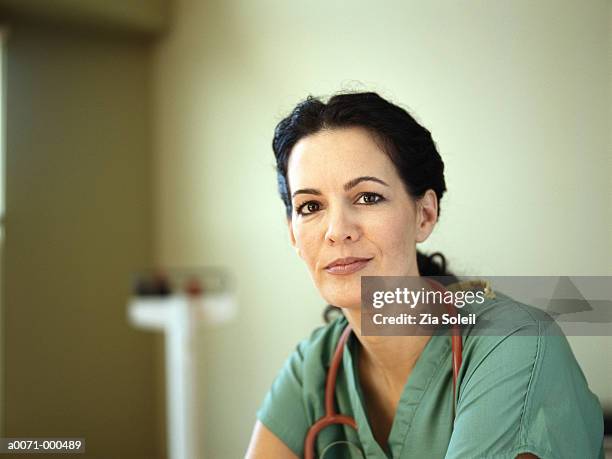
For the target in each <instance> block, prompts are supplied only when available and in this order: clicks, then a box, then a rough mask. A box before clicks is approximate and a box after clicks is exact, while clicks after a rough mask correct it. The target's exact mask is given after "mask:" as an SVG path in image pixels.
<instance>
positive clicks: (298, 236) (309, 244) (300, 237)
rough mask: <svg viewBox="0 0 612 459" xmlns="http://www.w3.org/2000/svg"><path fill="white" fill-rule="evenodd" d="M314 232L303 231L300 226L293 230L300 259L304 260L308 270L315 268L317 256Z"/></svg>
mask: <svg viewBox="0 0 612 459" xmlns="http://www.w3.org/2000/svg"><path fill="white" fill-rule="evenodd" d="M314 233H315V232H314V231H310V230H308V231H307V230H305V229H304V228H303V227H301V226H296V227H295V228H294V234H295V242H296V245H297V247H298V249H299V251H300V257H302V259H303V260H304V262H305V263H306V265H307V266H308V268H309V269H311V270H313V269H314V268H315V265H316V262H317V256H318V250H319V249H318V247H317V244H316V241H317V238H316V235H315V234H314Z"/></svg>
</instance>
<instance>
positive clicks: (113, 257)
mask: <svg viewBox="0 0 612 459" xmlns="http://www.w3.org/2000/svg"><path fill="white" fill-rule="evenodd" d="M149 50H150V47H149V45H147V44H144V43H137V42H132V41H129V40H115V39H112V38H110V37H108V36H105V37H96V36H94V35H91V34H90V35H79V34H76V33H72V32H69V31H68V30H64V29H62V30H57V29H43V28H40V27H25V26H18V25H17V26H13V27H12V30H11V34H10V36H9V38H8V41H7V50H6V51H7V56H6V76H7V101H6V104H7V105H6V107H7V110H6V113H7V117H6V121H7V128H6V134H7V135H6V141H7V149H6V151H7V168H6V171H7V183H6V199H7V211H6V246H5V247H6V250H5V254H4V255H5V260H4V261H5V263H4V267H5V269H4V274H5V280H6V282H5V284H4V285H5V291H4V292H3V306H4V309H5V311H4V325H5V330H4V333H5V343H6V348H5V351H6V356H5V370H6V373H5V375H4V377H5V386H4V389H5V396H4V402H5V405H4V413H3V414H4V418H5V426H4V427H5V430H4V431H3V432H2V434H3V435H6V436H27V437H33V436H45V437H49V436H76V437H85V439H86V442H87V454H86V455H85V456H84V457H91V458H94V457H95V458H102V457H104V458H111V457H112V458H119V457H121V458H142V459H149V458H155V457H162V447H163V445H162V440H161V435H160V429H159V419H160V413H158V412H157V411H156V410H157V406H158V404H157V402H158V400H157V398H158V393H157V392H156V389H157V387H158V381H157V380H156V379H155V378H156V368H157V365H158V363H157V362H158V361H159V360H160V356H159V355H156V353H155V351H154V344H155V343H154V338H153V336H152V335H151V334H148V333H145V332H142V331H137V330H135V329H133V328H132V327H130V326H129V325H128V323H127V319H126V304H127V300H128V298H129V293H130V291H129V290H130V279H131V275H132V274H133V273H134V271H136V270H137V269H140V268H142V267H145V266H149V265H150V263H151V261H152V260H151V258H152V257H151V253H152V229H151V222H152V210H153V209H152V206H151V190H152V186H151V154H150V152H151V140H150V139H151V125H150V112H151V103H150V91H151V86H150V75H151V66H150V63H151V61H150V51H149Z"/></svg>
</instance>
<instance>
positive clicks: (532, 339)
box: [456, 293, 603, 457]
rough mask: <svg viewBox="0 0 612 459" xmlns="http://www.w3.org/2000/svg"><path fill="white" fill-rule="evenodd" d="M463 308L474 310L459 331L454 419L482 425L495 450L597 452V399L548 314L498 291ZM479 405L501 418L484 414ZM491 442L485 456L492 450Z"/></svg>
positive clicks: (599, 430)
mask: <svg viewBox="0 0 612 459" xmlns="http://www.w3.org/2000/svg"><path fill="white" fill-rule="evenodd" d="M465 312H472V313H475V314H476V316H477V323H476V325H474V326H473V327H471V328H469V329H466V330H464V332H463V365H462V367H461V371H460V376H459V383H458V384H459V385H458V397H457V407H458V420H461V418H463V420H469V421H470V422H468V424H470V425H472V423H473V422H476V423H481V428H482V431H483V432H486V433H487V436H492V437H496V438H498V439H500V441H499V442H498V445H501V446H502V448H500V450H498V451H496V452H500V451H501V450H502V449H503V450H505V451H519V450H520V451H531V452H533V453H536V454H538V456H539V457H553V456H554V457H579V456H581V457H597V452H598V451H599V448H600V446H601V441H602V437H603V425H602V417H603V416H602V410H601V405H600V404H599V401H598V399H597V397H596V396H595V395H594V394H593V393H592V392H591V391H590V390H589V387H588V383H587V381H586V378H585V377H584V374H583V372H582V370H581V368H580V365H579V364H578V362H577V361H576V358H575V356H574V354H573V352H572V349H571V347H570V345H569V343H568V341H567V338H566V337H565V335H564V334H563V332H562V331H561V329H560V328H559V326H558V325H557V324H556V322H555V321H554V320H553V319H552V318H551V316H550V315H548V314H547V313H546V312H544V311H542V310H541V309H538V308H535V307H533V306H529V305H526V304H524V303H521V302H519V301H516V300H514V299H512V298H510V297H507V296H505V295H502V294H497V293H496V298H495V299H494V300H491V301H487V302H485V303H484V304H482V305H478V306H476V307H474V308H472V309H471V310H469V311H465ZM462 313H463V312H462ZM483 405H486V407H484V408H483ZM485 408H486V410H487V411H489V412H495V413H503V416H502V417H501V418H500V417H498V418H497V420H495V419H493V418H491V419H488V416H487V415H486V414H483V409H485ZM487 419H488V421H487ZM502 439H503V441H502ZM456 440H457V441H459V439H456ZM482 441H483V443H486V442H485V439H484V438H483V440H482ZM525 447H527V448H526V449H522V450H521V449H520V448H525ZM495 448H497V447H495ZM495 448H494V447H493V446H492V449H491V450H489V451H487V454H489V453H490V456H491V457H493V456H495V454H493V452H494V449H495ZM516 448H518V449H516Z"/></svg>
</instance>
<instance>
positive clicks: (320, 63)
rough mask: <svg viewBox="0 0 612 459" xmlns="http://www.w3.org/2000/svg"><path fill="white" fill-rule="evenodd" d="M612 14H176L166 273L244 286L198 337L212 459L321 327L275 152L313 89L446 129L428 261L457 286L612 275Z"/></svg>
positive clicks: (206, 448) (273, 8)
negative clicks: (395, 106)
mask: <svg viewBox="0 0 612 459" xmlns="http://www.w3.org/2000/svg"><path fill="white" fill-rule="evenodd" d="M610 9H611V3H610V2H609V1H606V0H597V1H591V2H576V1H573V0H572V1H569V0H565V1H558V0H545V1H538V2H532V1H526V0H518V1H512V2H505V1H493V2H477V1H473V2H460V3H457V2H448V1H427V2H425V1H421V2H414V1H390V2H382V3H379V4H376V7H375V6H374V3H372V2H366V1H356V2H350V3H343V2H323V1H315V2H281V1H271V0H269V1H263V2H250V1H240V0H233V1H232V0H230V1H220V0H216V1H215V0H213V1H207V2H200V1H195V0H178V1H177V6H176V12H175V21H174V28H173V30H172V31H171V33H170V34H169V35H168V37H167V39H166V40H165V41H163V42H162V44H161V46H160V47H159V49H158V52H157V53H156V65H155V96H156V124H155V126H156V129H155V134H156V147H157V159H156V183H157V184H156V192H157V197H156V202H157V204H156V210H157V212H156V228H157V229H158V236H157V238H156V253H157V260H158V261H159V262H161V263H164V264H169V265H199V264H212V265H223V266H226V267H228V269H230V270H231V271H232V272H233V273H234V274H235V276H236V277H237V280H238V284H239V287H240V291H239V302H240V307H241V313H240V316H239V318H238V319H237V320H236V321H235V322H234V323H232V324H229V325H227V326H225V327H219V328H215V329H207V330H204V331H202V334H201V343H200V353H201V360H200V361H201V368H200V373H199V374H200V383H199V384H200V387H201V392H200V396H201V406H200V412H201V413H202V416H203V420H204V423H203V426H202V430H201V432H202V435H201V439H202V452H203V453H207V456H206V457H239V456H240V455H241V454H242V453H243V452H244V448H245V447H246V444H247V440H248V437H249V434H250V430H251V427H252V425H253V423H254V420H255V410H256V408H257V407H258V405H259V403H260V402H261V400H262V397H263V395H264V393H265V391H266V390H267V389H268V387H269V385H270V383H271V381H272V379H273V377H274V375H275V373H276V371H277V370H278V369H279V368H280V365H281V363H282V361H283V360H284V358H285V357H286V356H287V355H288V354H289V352H290V351H291V349H292V348H293V346H294V345H295V343H296V342H297V340H298V339H300V338H301V337H304V336H306V335H307V334H308V333H309V332H310V330H311V329H312V328H313V327H314V326H315V325H316V324H319V323H320V312H321V309H322V307H323V302H322V300H321V299H320V298H319V296H318V295H317V292H316V291H315V290H314V288H313V287H312V286H311V284H310V280H309V278H308V275H307V272H306V270H305V268H304V267H302V265H301V264H300V262H299V261H298V259H297V258H296V256H295V255H294V253H293V252H292V250H290V248H289V244H288V238H287V235H286V229H285V225H284V221H283V208H282V206H281V202H280V200H279V198H278V197H277V195H276V188H275V175H274V168H273V157H272V152H271V148H270V141H271V136H272V131H273V128H274V126H275V124H276V122H277V121H278V120H279V119H280V117H281V116H282V115H283V114H285V113H286V112H287V111H288V110H289V109H290V108H291V107H292V105H293V104H294V103H296V102H297V101H298V100H299V99H301V98H304V97H305V96H306V95H307V94H308V93H313V94H316V95H325V94H330V93H332V92H334V91H337V90H339V89H343V88H353V89H361V88H367V89H374V90H377V91H380V92H381V93H382V94H383V95H385V96H388V97H390V98H392V99H393V100H395V101H397V102H400V103H402V104H404V105H405V106H407V107H408V108H409V109H411V110H412V112H413V113H414V114H415V115H416V116H417V118H418V119H420V120H421V121H422V122H423V123H424V124H425V125H426V126H427V127H429V128H430V129H431V131H432V132H433V135H434V138H435V139H436V141H437V143H438V146H439V148H440V150H441V152H442V155H443V157H444V159H445V162H446V165H447V170H448V175H447V178H448V188H449V193H448V196H447V197H445V198H444V200H443V202H442V217H441V220H440V222H439V226H438V228H437V229H436V231H435V234H434V235H433V237H432V238H431V239H430V240H429V241H428V242H427V243H426V244H425V245H424V249H426V250H442V251H443V252H444V253H445V254H446V255H447V256H448V258H449V259H450V261H451V267H452V269H454V270H455V271H457V272H459V273H475V274H486V275H511V274H513V275H558V274H573V275H580V274H585V275H587V274H599V275H603V274H607V275H612V271H611V269H612V268H611V266H612V265H611V264H610V259H611V258H612V240H611V237H610V235H611V234H612V205H611V201H612V197H611V194H612V184H611V183H610V175H611V174H610V171H611V170H612V168H611V162H610V161H611V154H612V150H611V148H612V140H611V138H610V136H609V128H610V126H611V122H612V118H611V108H612V99H611V97H610V94H611V92H610V91H611V88H610V84H609V83H610V79H611V75H612V73H611V70H612V62H611V61H610V49H611V45H610V42H609V39H608V37H609V33H610V32H609V30H610V20H609V18H610ZM577 341H580V340H577ZM573 345H574V348H575V351H576V353H577V354H578V356H579V358H580V360H581V363H582V365H583V367H584V368H585V371H586V372H587V376H588V377H589V380H590V383H591V386H592V387H593V389H594V390H595V391H596V392H597V393H598V394H599V395H600V397H602V399H604V400H605V401H606V403H608V405H609V406H611V405H612V394H611V393H610V390H611V389H610V387H612V385H611V384H610V379H611V373H612V368H610V366H608V367H606V366H605V365H602V363H601V360H600V359H599V356H600V355H601V354H599V353H597V356H595V355H594V354H593V353H592V349H593V348H597V349H599V348H602V347H603V346H609V345H610V339H609V338H606V339H598V340H595V339H593V340H583V341H582V342H576V343H573ZM229 432H231V435H229V436H228V433H229Z"/></svg>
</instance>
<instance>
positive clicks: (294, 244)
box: [287, 218, 301, 256]
mask: <svg viewBox="0 0 612 459" xmlns="http://www.w3.org/2000/svg"><path fill="white" fill-rule="evenodd" d="M287 229H288V230H289V242H290V243H291V246H292V247H293V248H294V249H295V252H296V253H297V254H298V256H301V254H300V249H299V247H298V246H297V241H296V240H295V234H293V226H292V225H291V219H290V218H288V219H287Z"/></svg>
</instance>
